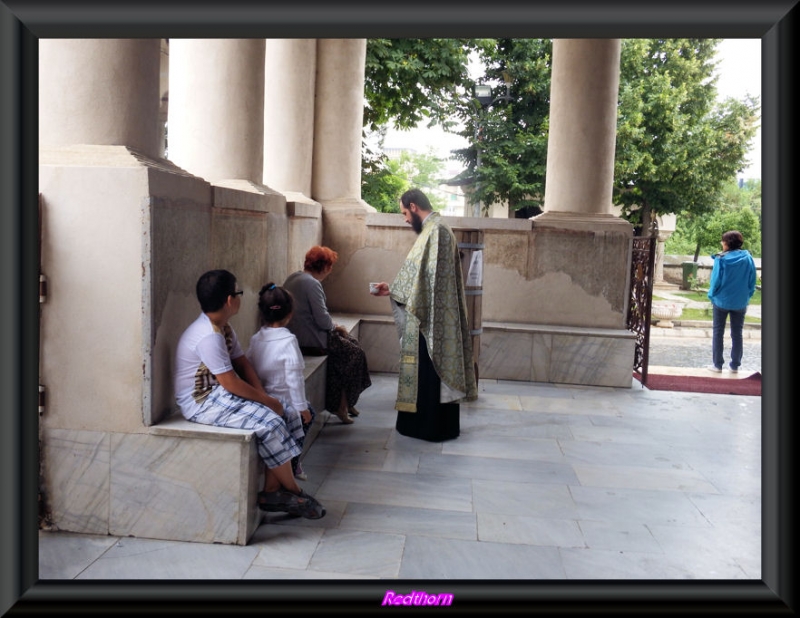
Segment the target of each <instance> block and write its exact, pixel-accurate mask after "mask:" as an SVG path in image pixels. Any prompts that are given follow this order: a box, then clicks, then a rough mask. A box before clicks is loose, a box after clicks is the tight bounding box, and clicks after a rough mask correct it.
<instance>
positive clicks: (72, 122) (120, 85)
mask: <svg viewBox="0 0 800 618" xmlns="http://www.w3.org/2000/svg"><path fill="white" fill-rule="evenodd" d="M160 51H161V40H160V39H40V40H39V146H40V147H45V148H47V147H57V146H65V145H71V144H92V145H121V146H129V147H130V148H133V149H135V150H138V151H139V152H141V153H143V154H145V155H147V156H149V157H153V158H157V157H159V156H160V153H161V147H160V134H161V131H160V128H159V126H158V107H159V98H160V97H159V64H160V60H159V58H160Z"/></svg>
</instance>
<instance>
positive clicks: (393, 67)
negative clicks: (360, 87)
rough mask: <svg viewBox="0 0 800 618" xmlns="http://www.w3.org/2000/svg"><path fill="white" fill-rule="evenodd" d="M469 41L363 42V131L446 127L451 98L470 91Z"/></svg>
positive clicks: (472, 45)
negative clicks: (386, 127)
mask: <svg viewBox="0 0 800 618" xmlns="http://www.w3.org/2000/svg"><path fill="white" fill-rule="evenodd" d="M478 44H479V43H478V42H476V41H475V40H473V39H368V40H367V57H366V65H365V75H364V96H365V99H366V104H365V108H364V127H365V128H366V129H367V130H368V131H370V132H372V131H377V130H379V129H380V128H381V127H383V126H385V125H387V124H389V123H390V122H391V123H393V124H394V125H395V126H396V127H398V128H412V127H415V126H417V125H419V124H420V123H421V122H423V121H427V122H428V123H429V125H428V126H431V125H433V124H439V125H441V126H442V127H448V126H450V124H451V118H450V117H449V115H448V114H447V113H446V110H447V109H448V108H449V103H450V101H451V100H452V99H453V98H454V97H458V96H462V95H463V92H464V91H465V89H469V88H470V87H471V82H470V78H469V70H468V63H469V53H470V50H471V49H473V48H474V47H475V46H476V45H478Z"/></svg>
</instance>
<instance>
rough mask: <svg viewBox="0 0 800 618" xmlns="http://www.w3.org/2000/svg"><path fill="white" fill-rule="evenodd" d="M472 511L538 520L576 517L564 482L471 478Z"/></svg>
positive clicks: (573, 502)
mask: <svg viewBox="0 0 800 618" xmlns="http://www.w3.org/2000/svg"><path fill="white" fill-rule="evenodd" d="M472 490H473V493H474V498H473V501H474V503H475V512H476V513H495V514H502V515H526V516H529V517H537V518H539V519H552V520H557V519H573V520H577V519H578V513H579V511H578V509H577V505H576V504H575V501H574V500H573V499H572V496H571V494H570V491H569V488H568V487H567V486H566V485H546V484H534V483H513V482H505V481H483V480H473V481H472Z"/></svg>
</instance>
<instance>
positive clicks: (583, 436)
mask: <svg viewBox="0 0 800 618" xmlns="http://www.w3.org/2000/svg"><path fill="white" fill-rule="evenodd" d="M572 435H573V436H574V437H575V439H576V440H583V441H585V442H615V443H621V444H651V445H653V446H657V445H658V444H659V441H658V440H656V439H655V438H653V437H651V436H649V435H648V434H647V433H645V432H643V431H638V430H636V429H625V428H622V427H598V426H597V425H575V426H573V427H572Z"/></svg>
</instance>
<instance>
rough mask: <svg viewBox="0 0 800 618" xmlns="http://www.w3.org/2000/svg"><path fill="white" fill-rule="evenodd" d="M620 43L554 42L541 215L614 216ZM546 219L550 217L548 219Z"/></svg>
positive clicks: (542, 220)
mask: <svg viewBox="0 0 800 618" xmlns="http://www.w3.org/2000/svg"><path fill="white" fill-rule="evenodd" d="M620 45H621V44H620V40H619V39H557V40H555V41H553V74H552V83H551V87H550V88H551V90H550V137H549V141H548V146H547V176H546V179H547V180H546V185H545V200H544V208H545V213H544V214H543V215H540V216H539V217H537V218H536V221H538V222H539V223H540V224H541V223H545V222H547V221H548V220H550V219H552V218H553V216H554V215H555V216H556V217H557V215H559V214H562V213H564V214H567V217H562V218H564V219H569V218H570V216H569V215H579V216H587V215H588V216H589V217H590V218H591V217H595V216H599V217H600V218H604V217H612V216H613V215H612V214H611V195H612V183H613V180H614V147H615V142H616V128H617V96H618V90H619V59H620ZM547 215H550V216H547Z"/></svg>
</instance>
